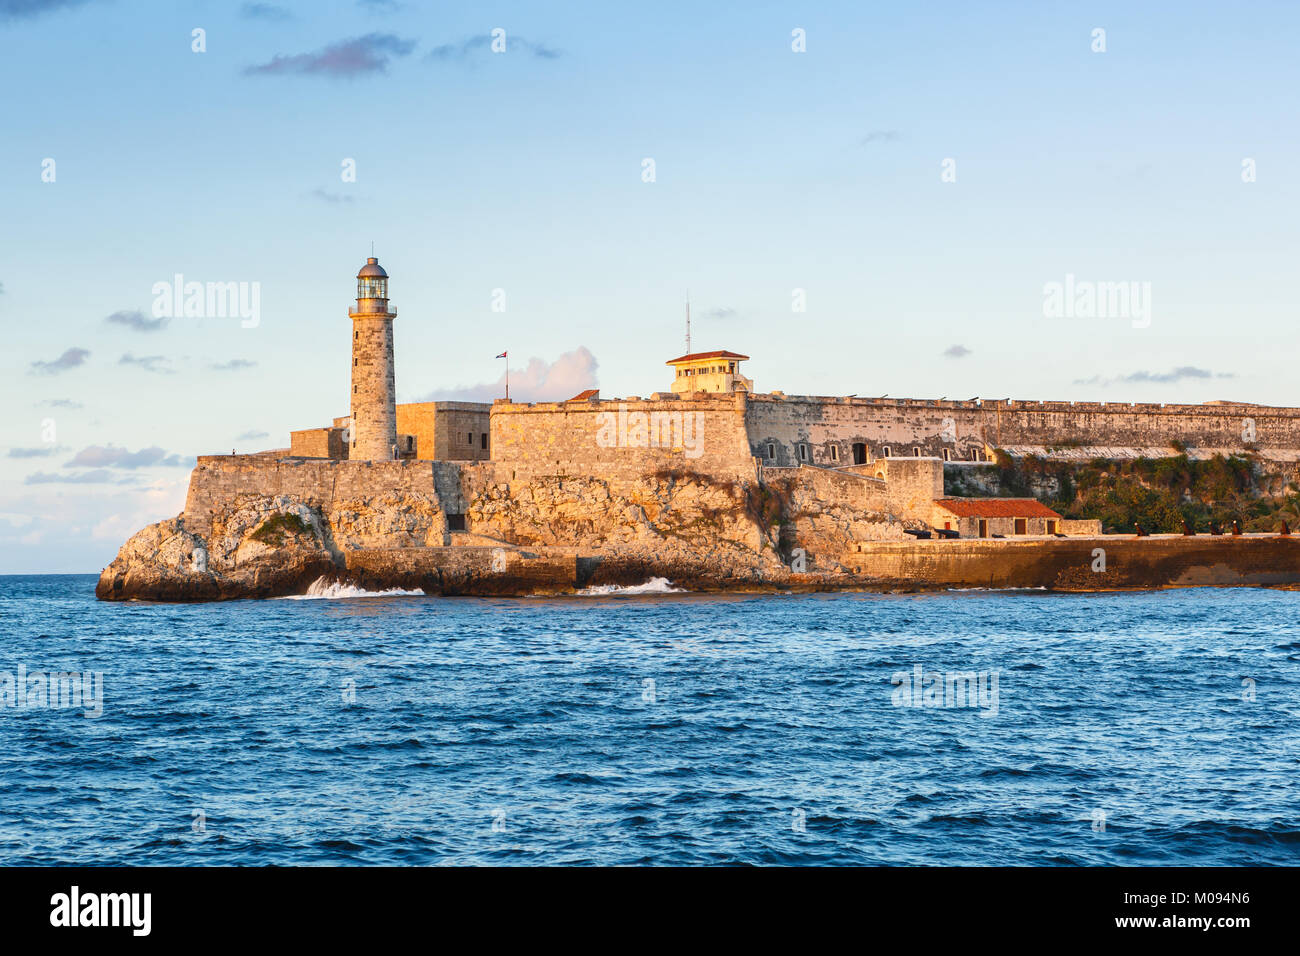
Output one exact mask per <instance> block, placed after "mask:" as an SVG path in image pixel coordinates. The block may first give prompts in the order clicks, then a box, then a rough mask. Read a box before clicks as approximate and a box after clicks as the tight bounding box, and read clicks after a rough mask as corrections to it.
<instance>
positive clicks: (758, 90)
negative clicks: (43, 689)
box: [0, 0, 1300, 573]
mask: <svg viewBox="0 0 1300 956" xmlns="http://www.w3.org/2000/svg"><path fill="white" fill-rule="evenodd" d="M195 31H201V32H199V33H196V32H195ZM1098 31H1103V32H1101V33H1099V32H1098ZM1298 32H1300V4H1295V3H1294V2H1276V3H1270V2H1257V3H1252V4H1249V5H1247V6H1243V7H1234V6H1225V5H1223V4H1214V3H1197V2H1169V3H1161V2H1150V3H1142V4H1132V3H1127V2H1124V3H1120V2H1117V3H1065V2H1029V0H1025V2H1009V0H1008V2H996V3H983V4H969V3H961V2H928V3H927V2H909V3H895V4H884V3H862V2H823V3H808V4H800V3H763V2H713V3H708V4H701V3H698V2H680V3H679V2H672V0H663V2H659V3H656V4H652V5H642V4H621V3H618V4H615V3H608V2H599V3H598V2H591V3H578V2H574V3H545V4H543V3H522V2H516V3H502V2H475V3H469V2H462V3H449V2H416V0H410V2H406V0H400V2H382V0H361V2H357V0H324V2H311V3H308V2H305V0H277V2H274V3H272V2H260V3H242V2H216V0H170V2H161V0H159V2H152V0H0V77H2V78H3V80H4V88H5V90H6V95H5V98H4V106H3V115H4V123H3V133H2V134H0V323H3V328H4V333H5V348H4V350H3V353H2V356H3V357H2V358H0V363H2V364H0V376H2V379H3V385H2V386H0V387H2V388H3V393H2V397H3V400H4V406H5V409H6V412H7V414H5V415H4V416H3V426H2V427H0V429H2V430H0V573H41V572H98V571H99V570H100V569H101V568H102V567H104V566H105V565H106V564H107V563H108V562H109V561H110V560H112V557H113V555H114V554H115V553H116V551H117V549H118V547H119V546H120V545H121V544H122V543H123V542H124V541H125V540H126V538H127V537H129V536H130V535H131V534H132V533H134V532H135V531H137V530H138V529H140V528H141V527H143V526H145V525H146V524H149V523H151V522H153V521H157V520H160V519H162V518H166V517H171V516H173V515H175V514H177V513H178V512H179V511H180V510H181V508H182V506H183V502H184V494H185V488H186V484H187V481H188V473H189V468H190V467H192V464H193V460H194V456H196V455H199V454H213V453H227V452H229V451H231V450H238V451H240V452H249V451H257V450H261V449H265V448H277V447H284V446H286V445H287V444H288V432H289V430H290V429H295V428H306V427H313V426H319V425H324V424H327V423H329V421H330V420H331V419H332V418H334V417H335V416H339V415H344V414H346V413H347V410H348V388H349V377H348V370H349V359H350V354H349V341H350V331H351V324H350V320H349V319H348V315H347V309H348V306H349V304H350V300H351V299H352V298H353V296H354V294H355V279H354V276H355V274H356V271H357V269H358V268H359V267H360V266H361V265H362V264H363V263H364V261H365V258H366V256H368V255H370V254H371V248H372V246H371V244H372V243H373V248H374V251H375V254H376V255H377V256H378V257H379V260H380V262H381V263H382V264H383V265H384V267H385V268H386V269H387V270H388V272H389V275H390V277H391V279H390V295H391V296H392V301H393V303H394V305H395V307H396V310H397V315H398V317H397V319H396V322H395V337H396V348H397V358H396V363H397V365H396V381H397V391H398V400H399V401H414V400H421V399H428V398H457V397H464V398H474V399H478V400H490V399H491V398H492V397H493V396H495V395H499V394H500V387H501V386H500V379H501V376H502V374H503V372H504V365H505V362H504V361H501V360H496V359H494V356H496V355H498V354H499V353H501V352H502V351H507V350H508V351H509V354H510V359H509V364H510V368H511V394H512V397H513V398H515V399H516V400H520V399H528V398H533V399H563V398H567V397H569V396H570V395H572V394H575V393H576V392H578V391H580V390H581V389H583V388H588V387H598V388H600V389H601V393H602V396H603V397H616V396H627V395H649V394H650V393H651V392H654V391H659V390H664V391H666V390H667V389H668V387H669V385H670V383H671V370H670V369H668V368H666V367H665V365H664V364H663V363H664V362H665V361H666V360H667V359H670V358H673V357H675V356H677V355H679V354H681V353H682V352H684V351H685V339H684V334H685V303H686V300H687V298H688V296H689V300H690V303H691V315H692V329H693V338H692V346H693V348H694V349H695V350H706V349H716V348H726V349H731V350H733V351H738V352H742V353H744V354H746V355H749V356H751V360H750V361H749V362H748V363H746V365H745V372H746V374H747V375H749V376H750V377H751V378H752V379H753V380H754V382H755V388H756V389H757V390H758V391H770V390H774V389H780V390H782V391H784V392H786V393H787V394H792V395H793V394H823V395H844V394H858V395H863V396H875V395H886V394H887V395H890V396H892V397H904V396H907V397H917V398H939V397H948V398H963V399H964V398H971V397H974V396H981V397H983V398H986V399H988V398H1002V397H1012V398H1019V399H1039V398H1042V399H1056V400H1106V401H1121V400H1122V401H1153V402H1200V401H1206V400H1212V399H1233V400H1239V401H1248V402H1259V403H1269V404H1282V405H1298V404H1300V396H1297V394H1296V391H1295V388H1294V386H1293V381H1294V373H1293V372H1292V369H1291V367H1292V365H1293V360H1292V353H1291V352H1290V349H1289V347H1288V346H1289V343H1290V336H1291V333H1292V326H1293V324H1294V320H1295V317H1296V305H1295V294H1294V290H1293V289H1292V288H1291V286H1292V281H1293V276H1294V275H1295V273H1296V267H1295V261H1296V258H1297V253H1298V252H1300V239H1298V238H1297V230H1296V221H1297V211H1298V210H1300V134H1298V133H1297V128H1298V125H1297V115H1296V112H1295V105H1294V100H1295V91H1296V90H1297V89H1300V57H1297V56H1296V55H1295V41H1294V37H1295V36H1296V35H1297V33H1298ZM494 47H496V48H497V49H494ZM502 47H503V49H501V48H502ZM176 275H182V276H184V282H186V283H188V282H200V283H205V284H206V283H232V282H233V283H242V284H244V285H243V286H242V288H243V290H244V291H245V293H246V295H248V296H249V297H250V298H248V299H247V300H246V302H248V303H249V305H250V308H249V309H246V310H245V312H246V313H247V317H244V318H241V317H237V316H236V317H232V316H221V315H214V314H200V315H189V316H187V315H185V314H184V310H182V314H180V315H174V316H170V317H169V316H166V315H160V314H158V310H159V308H160V305H159V301H158V300H160V299H167V298H168V297H167V296H166V295H159V294H158V293H157V292H156V291H155V290H156V288H157V287H158V284H159V283H171V282H173V281H174V277H175V276H176ZM1067 277H1068V278H1067ZM1102 283H1110V284H1115V285H1112V286H1110V288H1111V290H1112V293H1113V292H1114V289H1116V288H1122V289H1123V291H1124V292H1125V293H1127V294H1128V295H1127V302H1124V301H1122V300H1119V299H1112V300H1111V301H1110V305H1111V308H1110V309H1109V310H1107V309H1100V308H1093V309H1089V308H1088V307H1087V305H1086V302H1087V296H1088V295H1089V292H1088V291H1087V290H1089V289H1095V288H1097V287H1098V286H1099V284H1102ZM1053 284H1055V285H1056V288H1057V290H1058V292H1059V291H1060V290H1065V289H1068V290H1069V293H1068V294H1067V295H1066V298H1068V299H1069V307H1066V308H1064V309H1062V308H1060V307H1054V306H1053V305H1052V304H1051V301H1052V296H1051V293H1050V290H1051V289H1052V287H1053ZM1101 288H1103V289H1104V288H1105V287H1104V286H1102V287H1101ZM254 289H255V290H256V292H257V300H256V302H257V306H258V307H257V309H256V310H253V309H252V308H251V304H252V301H253V300H252V299H251V296H252V292H253V290H254ZM1100 301H1106V297H1105V296H1104V295H1103V296H1102V297H1101V300H1100ZM1059 303H1060V299H1059V297H1058V300H1057V306H1059ZM200 311H202V310H200Z"/></svg>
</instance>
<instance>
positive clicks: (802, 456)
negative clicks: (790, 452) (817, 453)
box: [799, 442, 808, 461]
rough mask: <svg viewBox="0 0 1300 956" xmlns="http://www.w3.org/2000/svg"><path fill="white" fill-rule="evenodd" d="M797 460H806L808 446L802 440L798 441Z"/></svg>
mask: <svg viewBox="0 0 1300 956" xmlns="http://www.w3.org/2000/svg"><path fill="white" fill-rule="evenodd" d="M799 460H800V461H807V460H808V446H807V445H805V444H804V443H803V442H800V443H799Z"/></svg>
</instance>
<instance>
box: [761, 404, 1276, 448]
mask: <svg viewBox="0 0 1300 956" xmlns="http://www.w3.org/2000/svg"><path fill="white" fill-rule="evenodd" d="M745 422H746V428H747V431H748V436H749V443H750V453H751V454H752V455H754V456H755V457H758V458H761V459H763V461H764V463H765V464H775V465H792V464H797V463H798V446H799V444H800V443H803V444H806V445H808V447H809V453H810V463H811V464H818V465H827V466H837V465H848V464H852V463H853V460H854V459H853V445H854V444H855V443H862V444H865V445H866V452H867V460H868V461H871V460H874V459H878V458H881V457H884V448H885V447H886V446H888V447H889V449H890V452H891V453H892V456H893V457H908V456H912V455H914V454H915V452H916V450H918V449H919V452H920V454H921V455H923V456H935V457H939V458H944V457H948V458H949V459H953V460H967V461H969V460H971V459H972V457H976V458H983V457H984V453H985V451H986V450H987V449H992V448H1013V447H1022V448H1024V449H1026V450H1027V451H1029V450H1032V451H1035V452H1037V453H1047V452H1051V451H1052V450H1053V449H1056V450H1058V451H1059V452H1060V453H1062V454H1064V453H1066V452H1067V451H1068V449H1069V448H1070V447H1071V446H1079V445H1082V446H1090V447H1091V448H1093V449H1096V452H1095V454H1098V455H1103V456H1105V455H1106V454H1110V455H1113V456H1116V457H1128V456H1130V453H1131V454H1138V453H1142V454H1153V453H1154V454H1159V453H1164V454H1171V455H1172V454H1176V452H1175V451H1174V449H1173V445H1172V443H1173V442H1174V441H1178V442H1181V443H1182V444H1184V445H1187V446H1189V447H1191V448H1193V449H1197V448H1199V449H1202V450H1204V451H1205V453H1207V454H1208V453H1210V452H1213V451H1222V452H1232V451H1240V452H1245V451H1249V450H1256V451H1258V453H1259V454H1260V455H1262V456H1263V457H1265V458H1270V459H1276V460H1281V461H1295V460H1296V459H1297V458H1300V409H1296V408H1274V407H1268V406H1262V405H1218V404H1209V405H1160V404H1133V405H1130V404H1127V403H1095V402H1033V401H988V402H954V401H923V400H915V399H863V398H833V397H822V396H783V395H781V394H780V393H772V394H758V395H750V396H747V397H746V400H745ZM769 445H772V446H773V449H772V450H773V451H774V452H775V459H774V460H773V459H771V458H769V457H768V454H767V453H768V446H769ZM832 446H834V447H835V450H836V451H835V453H832V450H831V449H832ZM1103 450H1104V451H1103ZM1126 450H1130V452H1126ZM1090 454H1093V452H1090ZM836 455H838V458H836Z"/></svg>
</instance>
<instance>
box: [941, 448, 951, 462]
mask: <svg viewBox="0 0 1300 956" xmlns="http://www.w3.org/2000/svg"><path fill="white" fill-rule="evenodd" d="M943 460H944V461H952V449H951V448H945V449H944V450H943Z"/></svg>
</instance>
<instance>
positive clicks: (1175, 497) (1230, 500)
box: [948, 449, 1300, 532]
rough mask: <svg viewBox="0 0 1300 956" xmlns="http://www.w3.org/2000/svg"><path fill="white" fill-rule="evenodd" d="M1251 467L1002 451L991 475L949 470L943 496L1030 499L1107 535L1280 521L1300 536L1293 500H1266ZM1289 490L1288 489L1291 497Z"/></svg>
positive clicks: (1256, 467) (1298, 507)
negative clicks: (1090, 522)
mask: <svg viewBox="0 0 1300 956" xmlns="http://www.w3.org/2000/svg"><path fill="white" fill-rule="evenodd" d="M1270 477H1271V478H1273V479H1275V480H1276V478H1277V476H1276V475H1266V474H1264V472H1263V470H1262V468H1261V465H1260V463H1259V462H1258V461H1256V460H1253V459H1251V458H1247V457H1244V456H1241V455H1231V456H1229V457H1227V458H1225V457H1223V456H1222V455H1215V456H1214V457H1213V458H1210V459H1207V460H1204V461H1196V460H1193V459H1190V458H1188V457H1187V455H1186V454H1179V455H1176V456H1171V457H1168V458H1138V459H1134V460H1131V461H1117V460H1111V459H1106V458H1096V459H1093V460H1092V461H1090V462H1069V461H1050V460H1048V459H1045V458H1039V457H1036V456H1029V457H1026V458H1023V459H1019V460H1015V459H1012V458H1011V456H1009V455H1008V454H1006V452H1004V451H1002V450H1001V449H998V450H997V453H996V468H994V469H988V470H984V471H982V472H977V473H974V474H972V473H970V472H965V471H962V470H961V469H960V468H956V467H951V468H950V469H949V470H948V490H949V492H950V493H952V494H957V495H973V496H979V495H994V496H997V497H1033V498H1038V499H1039V500H1040V501H1042V502H1043V503H1044V504H1046V505H1047V506H1048V507H1050V508H1053V509H1055V510H1056V511H1059V512H1060V513H1061V515H1063V516H1064V517H1066V518H1098V519H1100V520H1101V523H1102V527H1103V528H1104V529H1105V530H1106V531H1107V532H1128V531H1132V530H1133V526H1134V524H1140V525H1141V526H1142V528H1143V529H1144V530H1146V531H1157V532H1159V531H1164V532H1180V531H1182V530H1183V522H1184V521H1186V522H1187V524H1188V525H1189V526H1190V527H1191V528H1192V529H1193V530H1194V531H1197V532H1204V531H1208V530H1209V528H1210V524H1211V523H1212V522H1213V523H1214V524H1216V525H1217V526H1218V527H1220V528H1221V529H1223V530H1224V531H1228V530H1230V529H1231V527H1232V522H1233V521H1234V520H1236V521H1238V522H1240V524H1241V527H1242V530H1243V531H1276V530H1277V529H1278V528H1279V527H1280V526H1281V523H1282V522H1283V521H1286V522H1288V524H1290V525H1292V526H1293V527H1296V529H1297V530H1300V495H1297V494H1294V493H1292V494H1285V493H1284V494H1282V495H1273V494H1270V493H1269V492H1268V491H1267V490H1266V485H1267V484H1268V479H1269V478H1270ZM1294 487H1295V486H1294V485H1287V490H1292V489H1293V488H1294Z"/></svg>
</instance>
